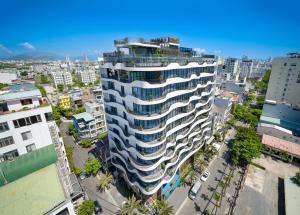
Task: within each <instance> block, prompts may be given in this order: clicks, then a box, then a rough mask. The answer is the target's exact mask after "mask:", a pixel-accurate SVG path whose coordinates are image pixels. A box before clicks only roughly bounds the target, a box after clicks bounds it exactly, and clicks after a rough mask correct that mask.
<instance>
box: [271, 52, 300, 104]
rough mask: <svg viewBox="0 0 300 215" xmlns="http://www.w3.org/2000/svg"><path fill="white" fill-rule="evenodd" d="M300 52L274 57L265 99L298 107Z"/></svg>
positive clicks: (299, 98)
mask: <svg viewBox="0 0 300 215" xmlns="http://www.w3.org/2000/svg"><path fill="white" fill-rule="evenodd" d="M299 92H300V53H290V54H288V56H287V57H280V58H274V59H273V61H272V72H271V76H270V81H269V85H268V90H267V95H266V100H269V101H272V102H275V103H288V104H290V105H292V106H295V107H298V108H300V96H299Z"/></svg>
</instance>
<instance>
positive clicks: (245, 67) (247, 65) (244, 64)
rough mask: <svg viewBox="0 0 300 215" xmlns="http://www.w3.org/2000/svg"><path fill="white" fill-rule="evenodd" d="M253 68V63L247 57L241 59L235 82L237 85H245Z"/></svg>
mask: <svg viewBox="0 0 300 215" xmlns="http://www.w3.org/2000/svg"><path fill="white" fill-rule="evenodd" d="M252 68H253V61H252V60H251V59H249V58H248V57H243V58H242V60H241V61H240V62H239V67H238V75H237V76H236V81H238V82H239V83H244V84H245V83H246V80H247V78H248V77H250V75H251V73H252Z"/></svg>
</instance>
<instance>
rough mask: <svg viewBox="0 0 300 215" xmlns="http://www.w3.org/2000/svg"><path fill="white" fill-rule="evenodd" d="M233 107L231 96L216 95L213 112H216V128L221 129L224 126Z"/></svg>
mask: <svg viewBox="0 0 300 215" xmlns="http://www.w3.org/2000/svg"><path fill="white" fill-rule="evenodd" d="M231 107H232V102H231V100H230V98H227V97H223V98H219V97H216V98H215V99H214V106H213V113H214V129H215V130H219V129H220V128H222V126H223V125H224V123H225V122H226V120H227V119H228V116H229V114H230V110H231Z"/></svg>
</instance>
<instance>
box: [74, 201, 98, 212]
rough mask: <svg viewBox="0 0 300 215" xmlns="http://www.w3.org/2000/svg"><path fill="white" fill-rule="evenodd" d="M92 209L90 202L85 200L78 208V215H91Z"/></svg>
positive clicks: (92, 205)
mask: <svg viewBox="0 0 300 215" xmlns="http://www.w3.org/2000/svg"><path fill="white" fill-rule="evenodd" d="M94 207H95V206H94V202H93V201H92V200H85V201H83V202H82V203H81V205H80V206H79V209H78V215H92V214H93V213H94Z"/></svg>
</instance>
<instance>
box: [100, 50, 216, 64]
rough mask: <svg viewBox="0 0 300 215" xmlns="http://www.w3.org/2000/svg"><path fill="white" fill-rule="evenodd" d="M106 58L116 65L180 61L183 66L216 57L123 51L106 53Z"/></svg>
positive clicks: (208, 61)
mask: <svg viewBox="0 0 300 215" xmlns="http://www.w3.org/2000/svg"><path fill="white" fill-rule="evenodd" d="M103 56H104V60H105V61H106V62H111V63H113V64H114V65H115V64H116V63H124V64H125V65H126V66H127V67H165V66H168V65H169V64H170V63H178V64H179V65H181V66H184V65H187V64H188V63H192V62H195V63H198V64H203V63H210V64H212V63H214V62H215V60H214V59H210V60H207V59H203V58H202V57H183V56H168V55H165V56H163V55H155V54H153V55H147V56H138V55H125V54H123V53H121V52H111V53H104V54H103Z"/></svg>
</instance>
